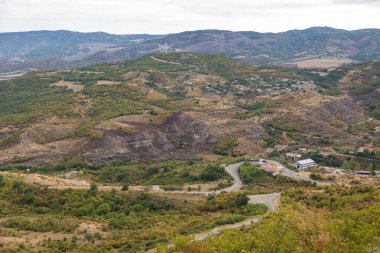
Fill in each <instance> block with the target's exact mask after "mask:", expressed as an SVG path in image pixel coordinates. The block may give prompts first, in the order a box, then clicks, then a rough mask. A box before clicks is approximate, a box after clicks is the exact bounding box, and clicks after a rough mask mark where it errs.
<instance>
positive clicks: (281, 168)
mask: <svg viewBox="0 0 380 253" xmlns="http://www.w3.org/2000/svg"><path fill="white" fill-rule="evenodd" d="M269 163H270V164H272V165H273V166H274V167H275V168H276V170H277V172H278V173H280V174H281V175H283V176H285V177H290V178H293V179H298V180H304V181H309V182H312V183H316V184H317V185H318V186H327V185H331V183H330V182H320V181H315V180H313V179H311V178H310V177H308V176H305V175H303V174H302V173H299V172H296V171H294V170H290V169H288V168H287V167H285V166H284V165H283V164H281V163H279V162H277V161H273V160H271V161H269Z"/></svg>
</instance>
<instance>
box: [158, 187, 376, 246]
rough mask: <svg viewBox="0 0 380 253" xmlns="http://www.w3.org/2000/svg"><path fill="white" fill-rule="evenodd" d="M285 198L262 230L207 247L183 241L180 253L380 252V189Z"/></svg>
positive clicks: (226, 235) (224, 237)
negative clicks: (377, 250)
mask: <svg viewBox="0 0 380 253" xmlns="http://www.w3.org/2000/svg"><path fill="white" fill-rule="evenodd" d="M283 197H284V198H283V206H282V207H281V208H280V209H279V210H278V211H277V212H274V213H271V214H270V215H268V216H266V217H265V218H264V219H263V220H261V221H260V222H259V223H258V224H257V225H253V226H250V227H247V228H245V229H242V230H230V231H225V232H223V233H222V234H221V235H219V236H216V237H213V238H210V239H208V240H206V241H204V242H190V243H186V239H181V240H178V242H177V244H176V248H175V251H180V252H186V253H190V252H191V253H194V252H197V253H206V252H207V253H208V252H210V253H211V252H226V253H232V252H234V253H237V252H265V253H272V252H273V253H274V252H342V253H343V252H355V253H360V252H373V251H374V250H376V249H378V247H379V246H380V241H379V235H380V189H379V188H378V187H376V188H375V187H369V186H363V187H356V188H344V187H343V188H336V187H330V188H324V189H321V190H319V191H310V190H302V189H297V190H290V191H287V192H286V193H285V194H284V195H283ZM163 252H164V251H163Z"/></svg>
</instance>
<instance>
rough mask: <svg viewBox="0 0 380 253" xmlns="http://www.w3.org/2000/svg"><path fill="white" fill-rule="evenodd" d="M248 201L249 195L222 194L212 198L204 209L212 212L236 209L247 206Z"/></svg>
mask: <svg viewBox="0 0 380 253" xmlns="http://www.w3.org/2000/svg"><path fill="white" fill-rule="evenodd" d="M248 200H249V198H248V197H247V195H245V194H243V193H237V192H233V193H222V194H219V195H217V196H216V197H214V196H210V197H209V198H208V200H207V202H206V203H205V205H204V207H203V209H204V210H207V211H211V212H215V211H219V210H224V209H232V208H233V209H236V208H240V207H243V206H245V205H247V204H248Z"/></svg>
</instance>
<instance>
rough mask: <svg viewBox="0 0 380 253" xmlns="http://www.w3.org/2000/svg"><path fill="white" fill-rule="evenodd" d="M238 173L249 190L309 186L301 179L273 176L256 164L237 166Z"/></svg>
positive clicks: (275, 189) (262, 191) (261, 191)
mask: <svg viewBox="0 0 380 253" xmlns="http://www.w3.org/2000/svg"><path fill="white" fill-rule="evenodd" d="M239 174H240V177H241V179H242V181H243V182H244V184H247V185H248V186H247V187H246V188H247V189H248V190H249V191H250V192H255V193H268V192H276V191H282V190H284V189H288V188H293V187H295V186H309V185H310V184H309V183H307V182H303V181H294V180H292V179H290V178H287V177H283V176H281V175H276V176H273V175H272V174H271V173H268V172H265V171H263V170H261V169H260V168H259V167H258V166H257V165H249V164H244V165H243V166H241V167H240V168H239Z"/></svg>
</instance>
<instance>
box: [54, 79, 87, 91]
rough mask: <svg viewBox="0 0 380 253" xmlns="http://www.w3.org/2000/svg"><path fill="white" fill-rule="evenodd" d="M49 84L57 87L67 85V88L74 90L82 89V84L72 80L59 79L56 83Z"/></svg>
mask: <svg viewBox="0 0 380 253" xmlns="http://www.w3.org/2000/svg"><path fill="white" fill-rule="evenodd" d="M50 86H51V87H52V86H57V87H67V88H68V89H71V90H73V91H74V92H78V91H81V90H83V88H84V85H82V84H79V83H74V82H67V81H62V80H61V81H59V82H56V83H52V84H50Z"/></svg>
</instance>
